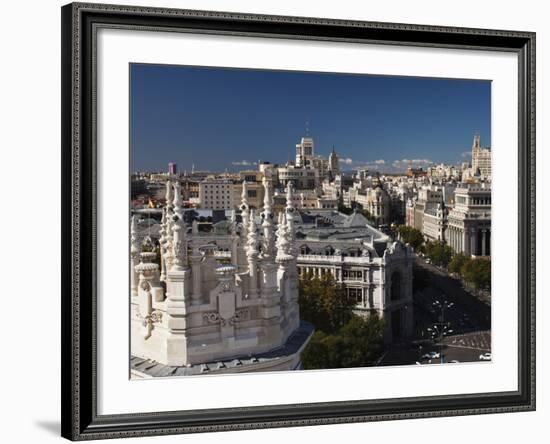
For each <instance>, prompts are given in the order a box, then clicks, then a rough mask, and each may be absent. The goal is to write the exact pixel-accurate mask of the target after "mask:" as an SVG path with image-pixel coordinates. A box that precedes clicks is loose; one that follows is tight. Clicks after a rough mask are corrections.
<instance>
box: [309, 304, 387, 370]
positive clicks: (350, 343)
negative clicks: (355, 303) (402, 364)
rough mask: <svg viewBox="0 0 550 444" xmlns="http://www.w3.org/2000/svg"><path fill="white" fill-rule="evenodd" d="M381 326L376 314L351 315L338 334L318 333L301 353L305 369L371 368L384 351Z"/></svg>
mask: <svg viewBox="0 0 550 444" xmlns="http://www.w3.org/2000/svg"><path fill="white" fill-rule="evenodd" d="M383 335H384V322H383V321H382V320H381V319H380V318H379V317H378V315H376V314H371V315H370V316H368V317H367V318H363V317H361V316H357V315H354V316H352V318H351V319H350V320H349V321H348V322H347V323H346V324H345V325H344V326H343V327H342V328H341V329H340V330H339V331H338V333H337V334H326V333H324V332H320V331H317V332H315V333H314V335H313V337H312V338H311V340H310V342H309V344H308V346H307V347H306V348H305V350H304V351H303V352H302V355H301V359H302V365H303V366H304V368H305V369H326V368H350V367H365V366H368V365H372V364H373V363H374V362H375V361H376V359H378V357H379V356H380V354H381V352H382V349H383Z"/></svg>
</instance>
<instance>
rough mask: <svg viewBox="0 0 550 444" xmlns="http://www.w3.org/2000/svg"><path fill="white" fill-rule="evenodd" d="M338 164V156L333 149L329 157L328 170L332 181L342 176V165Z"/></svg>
mask: <svg viewBox="0 0 550 444" xmlns="http://www.w3.org/2000/svg"><path fill="white" fill-rule="evenodd" d="M338 162H339V159H338V154H336V151H335V150H334V147H332V151H331V153H330V154H329V156H328V169H329V172H330V177H331V179H334V178H335V177H336V176H337V175H338V174H340V165H339V163H338Z"/></svg>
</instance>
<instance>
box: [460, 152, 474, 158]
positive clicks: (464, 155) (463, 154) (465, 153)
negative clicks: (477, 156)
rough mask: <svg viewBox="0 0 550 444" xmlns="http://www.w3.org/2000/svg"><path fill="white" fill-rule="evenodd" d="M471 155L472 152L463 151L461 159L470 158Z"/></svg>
mask: <svg viewBox="0 0 550 444" xmlns="http://www.w3.org/2000/svg"><path fill="white" fill-rule="evenodd" d="M471 155H472V152H471V151H464V152H463V153H462V154H461V156H462V157H470V156H471Z"/></svg>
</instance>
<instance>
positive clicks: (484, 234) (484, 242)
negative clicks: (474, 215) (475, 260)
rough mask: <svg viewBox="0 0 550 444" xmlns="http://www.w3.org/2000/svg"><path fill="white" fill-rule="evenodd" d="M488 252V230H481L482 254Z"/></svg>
mask: <svg viewBox="0 0 550 444" xmlns="http://www.w3.org/2000/svg"><path fill="white" fill-rule="evenodd" d="M486 254H487V230H486V229H483V230H481V255H482V256H485V255H486Z"/></svg>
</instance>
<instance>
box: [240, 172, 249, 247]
mask: <svg viewBox="0 0 550 444" xmlns="http://www.w3.org/2000/svg"><path fill="white" fill-rule="evenodd" d="M240 209H241V218H242V227H243V230H242V236H243V238H244V239H246V237H247V234H248V225H249V223H250V219H249V213H250V209H249V206H248V187H247V183H246V180H243V192H242V194H241V207H240Z"/></svg>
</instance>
